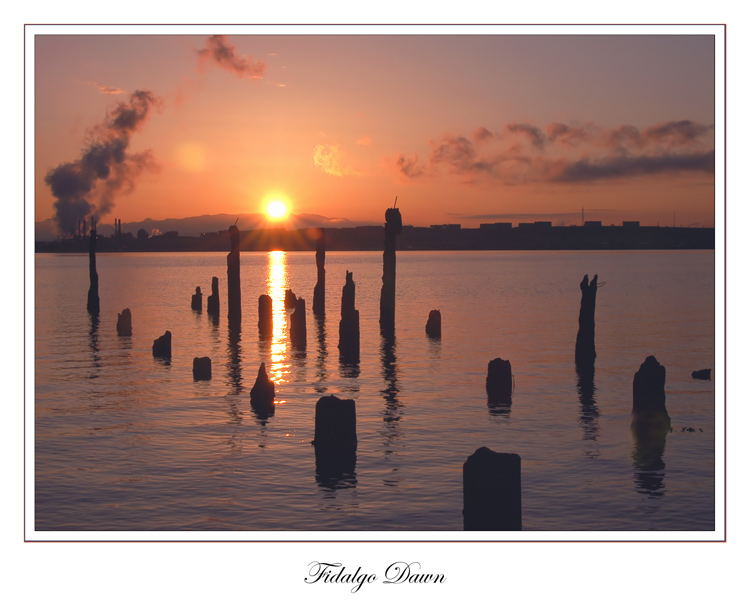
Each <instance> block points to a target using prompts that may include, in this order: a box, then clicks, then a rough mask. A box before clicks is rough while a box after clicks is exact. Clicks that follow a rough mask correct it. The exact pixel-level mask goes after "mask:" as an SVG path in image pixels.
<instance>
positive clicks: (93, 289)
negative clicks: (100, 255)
mask: <svg viewBox="0 0 750 604" xmlns="http://www.w3.org/2000/svg"><path fill="white" fill-rule="evenodd" d="M86 309H87V310H88V311H89V313H90V314H92V315H96V316H98V315H99V275H98V274H97V272H96V223H94V219H93V218H92V219H91V235H90V237H89V293H88V301H87V303H86Z"/></svg>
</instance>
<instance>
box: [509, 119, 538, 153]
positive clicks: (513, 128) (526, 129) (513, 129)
mask: <svg viewBox="0 0 750 604" xmlns="http://www.w3.org/2000/svg"><path fill="white" fill-rule="evenodd" d="M505 130H506V131H507V132H510V133H512V134H515V133H521V134H523V135H525V136H526V138H528V139H529V141H530V142H531V144H532V145H534V146H535V147H538V148H540V149H541V148H542V147H543V146H544V134H542V132H541V130H539V128H536V127H535V126H530V125H529V124H507V125H506V126H505Z"/></svg>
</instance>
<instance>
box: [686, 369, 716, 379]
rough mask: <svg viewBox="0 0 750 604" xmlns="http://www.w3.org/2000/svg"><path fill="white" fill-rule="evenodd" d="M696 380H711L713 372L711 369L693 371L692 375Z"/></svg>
mask: <svg viewBox="0 0 750 604" xmlns="http://www.w3.org/2000/svg"><path fill="white" fill-rule="evenodd" d="M690 375H691V376H692V377H693V379H694V380H710V379H711V370H710V369H698V371H693V373H691V374H690Z"/></svg>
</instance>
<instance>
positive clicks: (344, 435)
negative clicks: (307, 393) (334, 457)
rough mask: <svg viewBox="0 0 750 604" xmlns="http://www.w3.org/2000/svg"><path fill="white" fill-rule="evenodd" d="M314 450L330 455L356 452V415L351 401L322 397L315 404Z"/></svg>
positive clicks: (334, 397)
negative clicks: (330, 453)
mask: <svg viewBox="0 0 750 604" xmlns="http://www.w3.org/2000/svg"><path fill="white" fill-rule="evenodd" d="M313 444H314V445H315V448H316V449H318V450H321V451H330V452H332V453H336V452H344V451H351V450H356V448H357V413H356V410H355V404H354V401H353V400H352V399H340V398H338V397H336V396H332V395H331V396H323V397H321V398H320V399H318V402H317V403H316V404H315V440H314V441H313Z"/></svg>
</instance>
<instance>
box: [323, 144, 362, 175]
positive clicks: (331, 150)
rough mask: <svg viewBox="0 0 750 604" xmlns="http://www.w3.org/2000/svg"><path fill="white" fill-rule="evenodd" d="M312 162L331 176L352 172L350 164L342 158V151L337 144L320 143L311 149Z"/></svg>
mask: <svg viewBox="0 0 750 604" xmlns="http://www.w3.org/2000/svg"><path fill="white" fill-rule="evenodd" d="M313 163H314V164H315V165H316V166H317V167H318V168H320V169H321V170H323V172H325V173H326V174H330V175H331V176H339V177H341V176H344V175H349V174H354V170H353V169H352V168H351V166H349V165H347V164H346V163H345V160H344V153H343V151H342V150H341V147H339V145H335V144H321V145H316V146H315V148H314V149H313Z"/></svg>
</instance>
